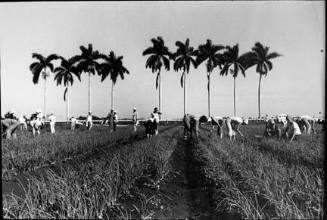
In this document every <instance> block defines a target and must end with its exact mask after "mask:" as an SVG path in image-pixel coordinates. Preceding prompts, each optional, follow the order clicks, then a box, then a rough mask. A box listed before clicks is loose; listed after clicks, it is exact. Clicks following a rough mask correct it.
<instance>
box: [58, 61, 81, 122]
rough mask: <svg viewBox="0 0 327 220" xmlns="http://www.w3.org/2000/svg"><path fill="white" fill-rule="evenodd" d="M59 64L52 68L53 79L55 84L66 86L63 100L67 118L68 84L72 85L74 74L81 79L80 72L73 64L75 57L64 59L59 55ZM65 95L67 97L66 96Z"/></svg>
mask: <svg viewBox="0 0 327 220" xmlns="http://www.w3.org/2000/svg"><path fill="white" fill-rule="evenodd" d="M60 59H61V65H60V66H59V67H57V68H55V69H54V73H55V74H56V75H55V77H54V80H55V81H56V82H57V85H61V83H63V84H64V86H65V87H66V89H65V92H64V101H66V118H67V121H68V120H69V90H68V88H69V86H72V85H73V83H74V75H75V76H76V77H77V78H78V80H79V81H81V76H80V73H79V72H78V69H77V67H75V66H74V63H76V61H77V60H76V57H72V58H70V59H68V60H66V59H65V58H63V57H60ZM66 97H67V98H66Z"/></svg>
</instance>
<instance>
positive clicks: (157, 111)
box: [152, 107, 162, 135]
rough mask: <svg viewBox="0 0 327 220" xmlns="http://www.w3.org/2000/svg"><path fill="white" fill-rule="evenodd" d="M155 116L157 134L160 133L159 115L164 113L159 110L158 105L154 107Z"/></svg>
mask: <svg viewBox="0 0 327 220" xmlns="http://www.w3.org/2000/svg"><path fill="white" fill-rule="evenodd" d="M152 114H153V118H154V121H155V135H157V134H158V125H159V115H161V114H162V113H161V112H159V110H158V107H155V108H154V109H153V113H152Z"/></svg>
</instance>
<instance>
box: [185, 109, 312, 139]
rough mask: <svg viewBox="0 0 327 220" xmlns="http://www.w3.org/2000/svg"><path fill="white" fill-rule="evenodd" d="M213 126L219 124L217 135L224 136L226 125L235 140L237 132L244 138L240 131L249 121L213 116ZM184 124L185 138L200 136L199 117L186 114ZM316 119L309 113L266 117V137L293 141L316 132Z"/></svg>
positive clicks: (231, 137)
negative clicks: (282, 118) (280, 117)
mask: <svg viewBox="0 0 327 220" xmlns="http://www.w3.org/2000/svg"><path fill="white" fill-rule="evenodd" d="M209 121H211V124H212V126H217V135H218V136H219V137H220V138H221V139H222V138H223V126H224V124H225V125H226V128H227V135H228V137H229V139H230V140H231V141H233V140H235V138H236V134H239V135H240V136H241V137H242V138H244V135H243V133H242V132H241V131H240V126H241V125H242V124H248V121H247V120H246V119H244V118H240V117H226V118H222V117H211V118H210V120H209ZM183 124H184V138H185V139H187V138H188V137H193V138H194V137H195V138H198V132H199V118H198V117H196V116H194V115H191V114H186V115H184V118H183ZM314 125H315V119H314V118H313V117H311V116H309V115H304V116H301V117H294V118H292V117H291V116H287V117H286V118H285V120H278V119H277V118H271V119H266V127H265V131H264V135H263V136H266V137H273V136H275V137H277V138H278V139H279V140H280V139H281V138H282V137H285V139H287V140H289V141H290V142H292V141H293V140H294V139H295V138H296V137H297V136H299V135H301V134H302V133H303V134H311V132H312V133H316V130H315V128H314Z"/></svg>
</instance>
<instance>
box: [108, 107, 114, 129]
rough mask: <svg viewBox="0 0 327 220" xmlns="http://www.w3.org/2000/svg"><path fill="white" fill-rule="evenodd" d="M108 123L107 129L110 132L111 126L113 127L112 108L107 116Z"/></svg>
mask: <svg viewBox="0 0 327 220" xmlns="http://www.w3.org/2000/svg"><path fill="white" fill-rule="evenodd" d="M107 119H108V123H109V131H110V132H112V130H113V127H114V109H111V110H110V112H109V114H108V116H107Z"/></svg>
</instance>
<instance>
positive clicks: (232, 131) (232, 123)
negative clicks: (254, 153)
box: [225, 117, 244, 140]
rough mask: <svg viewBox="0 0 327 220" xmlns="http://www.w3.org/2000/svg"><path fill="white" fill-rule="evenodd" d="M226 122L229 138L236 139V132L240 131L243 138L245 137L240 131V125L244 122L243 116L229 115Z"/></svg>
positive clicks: (239, 132)
mask: <svg viewBox="0 0 327 220" xmlns="http://www.w3.org/2000/svg"><path fill="white" fill-rule="evenodd" d="M225 123H226V126H227V130H228V136H229V140H235V136H236V133H238V134H239V135H240V136H241V137H242V138H243V137H244V135H243V134H242V132H241V131H240V125H241V124H242V123H243V120H242V118H240V117H227V119H226V121H225Z"/></svg>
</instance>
